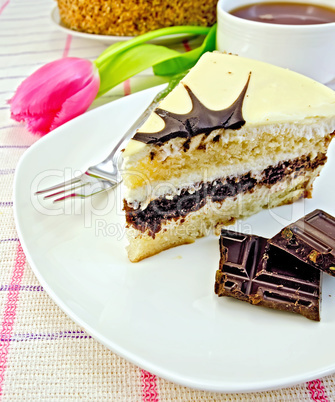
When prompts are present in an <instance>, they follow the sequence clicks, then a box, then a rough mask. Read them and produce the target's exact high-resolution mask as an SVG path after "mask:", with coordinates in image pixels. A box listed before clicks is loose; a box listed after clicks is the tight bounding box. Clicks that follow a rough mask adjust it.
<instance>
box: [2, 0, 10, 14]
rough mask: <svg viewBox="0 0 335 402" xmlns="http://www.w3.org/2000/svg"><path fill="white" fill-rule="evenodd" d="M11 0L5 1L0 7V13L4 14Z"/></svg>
mask: <svg viewBox="0 0 335 402" xmlns="http://www.w3.org/2000/svg"><path fill="white" fill-rule="evenodd" d="M9 1H10V0H7V1H5V2H4V3H3V5H2V6H1V7H0V15H1V14H2V12H3V10H4V9H5V8H6V7H7V6H8V4H9Z"/></svg>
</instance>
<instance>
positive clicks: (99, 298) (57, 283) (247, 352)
mask: <svg viewBox="0 0 335 402" xmlns="http://www.w3.org/2000/svg"><path fill="white" fill-rule="evenodd" d="M157 91H158V89H157V88H152V89H149V90H146V91H144V92H140V93H137V94H134V95H131V96H128V97H126V98H123V99H121V100H118V101H115V102H112V103H110V104H107V105H105V106H102V107H100V108H98V109H95V110H93V111H90V112H88V113H86V114H84V115H83V116H81V117H79V118H77V119H75V120H73V121H71V122H69V123H67V124H65V125H64V126H62V127H60V128H58V129H57V130H55V131H54V132H52V133H50V134H48V135H47V136H45V137H44V138H42V139H40V140H39V141H38V142H37V143H36V144H35V145H34V146H32V147H31V148H30V149H28V150H27V151H26V152H25V154H24V155H23V157H22V159H21V160H20V162H19V165H18V168H17V171H16V175H15V184H14V187H15V188H14V211H15V219H16V224H17V229H18V233H19V237H20V239H21V242H22V246H23V249H24V251H25V253H26V256H27V259H28V261H29V263H30V264H31V266H32V269H33V270H34V272H35V274H36V276H37V278H38V279H39V281H40V282H41V284H42V285H43V287H44V289H45V290H46V291H47V292H48V293H49V295H50V296H51V297H52V298H53V299H54V300H55V302H56V303H57V304H58V305H59V306H60V307H61V308H62V309H63V310H64V311H65V312H66V313H67V314H68V315H69V316H70V317H71V318H72V319H73V320H74V321H76V322H77V323H78V324H79V325H81V326H82V327H84V328H85V329H86V331H87V332H88V333H89V334H91V335H92V336H93V337H94V338H96V339H97V340H98V341H100V342H101V343H103V344H104V345H106V346H107V347H108V348H110V349H111V350H112V351H114V352H115V353H117V354H119V355H121V356H123V357H124V358H126V359H128V360H129V361H131V362H133V363H135V364H136V365H138V366H140V367H142V368H144V369H146V370H148V371H150V372H152V373H154V374H156V375H158V376H161V377H163V378H165V379H168V380H171V381H173V382H176V383H179V384H182V385H185V386H189V387H194V388H198V389H203V390H212V391H222V392H247V391H255V390H266V389H274V388H277V387H284V386H290V385H293V384H296V383H300V382H304V381H306V380H310V379H315V378H317V377H320V376H324V375H326V374H329V373H332V372H333V371H335V348H334V347H332V343H333V341H332V340H333V339H334V337H335V278H331V277H329V276H324V278H323V301H322V321H321V322H320V323H317V322H313V321H310V320H308V319H306V318H304V317H302V316H300V315H296V314H292V313H284V312H278V311H274V310H270V309H266V308H263V307H256V306H251V305H249V304H247V303H244V302H239V301H237V300H233V299H231V298H218V297H217V296H215V294H214V291H213V287H214V277H215V271H216V269H217V267H218V261H219V247H218V239H217V238H216V237H214V236H210V237H207V238H203V239H200V240H198V241H197V242H196V243H194V244H192V245H185V246H181V247H177V248H174V249H170V250H168V251H165V252H162V253H161V254H159V255H156V256H154V257H151V258H148V259H146V260H144V261H142V262H139V263H137V264H132V263H130V262H129V261H128V259H127V256H126V251H125V246H126V239H125V237H124V220H123V216H122V211H121V209H122V198H121V194H120V188H119V189H118V190H116V191H114V192H111V193H109V194H108V196H107V194H106V193H105V194H102V195H97V196H96V197H93V198H90V199H88V200H86V201H84V202H83V201H80V200H77V202H75V203H71V202H70V203H66V204H60V205H57V206H51V204H49V203H46V204H42V202H41V201H40V200H39V199H37V197H35V196H34V195H32V193H33V192H34V191H36V189H37V187H38V188H42V187H43V186H45V185H48V184H54V183H58V182H59V181H60V180H61V179H62V177H63V176H64V172H65V176H71V174H73V173H74V171H75V170H76V169H81V170H85V168H86V167H87V166H88V165H90V164H91V163H95V162H97V161H98V160H99V159H101V158H102V157H104V156H106V153H108V152H107V151H108V149H111V147H112V146H113V144H114V143H115V141H116V139H117V137H118V136H119V135H120V134H121V133H122V132H124V131H125V130H126V128H127V126H128V125H129V126H130V124H131V123H132V122H131V119H130V117H129V116H132V117H131V118H132V119H134V120H135V118H136V117H137V116H138V115H139V114H140V113H141V112H142V111H143V109H144V108H145V107H146V105H147V104H149V102H150V101H151V99H152V98H153V96H154V94H156V92H157ZM334 145H335V144H334ZM329 153H330V155H333V154H334V147H332V151H330V152H329ZM334 169H335V159H334V157H333V156H332V157H330V160H329V161H328V164H327V165H326V167H325V168H324V170H323V171H322V174H321V176H320V177H319V178H318V179H317V182H316V184H315V191H314V197H313V199H311V200H305V201H302V202H298V203H295V204H293V205H289V206H284V207H280V208H276V209H274V210H272V211H263V212H262V213H259V214H257V215H255V216H253V217H252V218H250V219H248V220H246V221H243V222H237V224H236V225H235V228H236V229H241V230H245V231H246V232H252V233H256V234H259V235H263V236H273V235H274V234H275V233H277V232H278V231H279V230H280V229H281V228H282V227H283V226H284V225H286V224H288V223H289V222H290V221H293V220H296V219H298V218H299V217H301V216H302V215H304V214H305V213H308V212H310V211H312V210H314V209H315V208H321V209H324V210H326V211H327V212H329V213H331V214H335V207H334V199H335V186H333V185H330V183H333V182H334V180H333V175H334ZM50 175H51V177H50Z"/></svg>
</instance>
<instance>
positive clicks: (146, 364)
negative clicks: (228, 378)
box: [13, 84, 335, 393]
mask: <svg viewBox="0 0 335 402" xmlns="http://www.w3.org/2000/svg"><path fill="white" fill-rule="evenodd" d="M164 85H165V84H163V85H159V86H157V87H153V88H149V89H146V90H144V91H139V92H137V93H134V94H131V95H129V96H128V97H126V98H125V97H124V98H120V99H118V100H115V101H113V102H109V103H107V104H105V105H102V106H100V107H97V108H95V109H93V110H89V111H88V112H86V113H85V114H84V115H81V116H79V117H77V118H75V119H73V120H71V121H69V122H67V123H65V124H66V125H67V126H69V125H76V124H77V123H76V122H77V121H78V119H83V118H90V116H94V114H95V113H101V112H102V111H103V110H104V109H106V110H108V109H109V108H110V107H112V108H113V106H112V105H114V104H115V103H119V102H127V101H128V99H129V98H130V97H132V98H134V97H138V98H139V99H141V98H142V97H143V93H144V92H147V93H148V94H149V93H150V95H153V96H154V95H155V93H156V92H158V90H159V89H160V88H162V86H164ZM148 96H149V95H148ZM97 110H99V112H97ZM65 124H64V125H63V126H61V127H59V128H57V129H55V130H53V132H51V133H49V134H48V135H46V136H44V137H42V138H40V139H39V140H38V141H36V142H35V143H34V144H33V145H31V146H30V147H29V148H28V149H27V150H26V151H25V152H24V154H23V155H22V156H21V158H20V160H19V162H18V164H17V167H16V171H15V175H14V183H13V213H14V221H15V225H16V230H17V233H18V237H19V239H20V243H21V246H22V249H23V251H24V253H25V255H26V259H27V261H28V263H29V265H30V267H31V268H32V270H33V272H34V274H35V276H36V278H37V279H38V281H39V282H40V283H41V285H42V286H43V288H44V289H45V291H46V292H47V294H48V295H49V296H50V298H51V299H52V300H53V301H54V302H55V303H56V304H57V306H58V307H59V308H60V309H61V310H62V311H63V312H64V313H65V314H66V315H67V316H68V317H70V319H71V320H73V321H74V322H75V323H76V324H78V325H79V326H81V327H82V328H84V329H85V331H86V332H87V333H88V334H89V335H90V336H92V337H93V338H94V339H96V340H97V341H98V342H99V343H101V344H103V345H104V346H105V347H106V348H107V349H109V350H111V351H112V352H113V353H115V354H117V355H119V356H121V357H122V358H124V359H126V360H127V361H129V362H131V363H133V364H135V365H136V366H138V367H140V368H142V369H145V370H147V371H149V372H151V373H152V374H155V375H157V376H159V377H161V378H163V379H165V380H168V381H170V382H173V383H176V384H179V385H181V386H186V387H190V388H192V389H197V390H201V391H209V392H221V393H250V392H264V391H270V390H276V389H280V388H286V387H291V386H295V385H298V384H301V383H304V382H308V381H311V380H315V379H317V378H320V377H324V376H326V375H330V374H333V373H334V372H335V362H334V363H333V364H332V365H330V366H329V367H323V368H321V369H320V368H319V369H314V370H310V371H309V372H308V373H299V374H295V375H293V376H289V377H287V378H281V379H279V380H277V381H265V382H264V381H257V382H256V381H252V382H249V383H245V382H244V383H243V384H238V383H236V384H234V385H233V386H229V383H227V382H225V381H219V382H218V381H217V380H215V381H212V382H211V383H210V384H209V383H208V382H207V381H205V382H203V383H199V381H194V380H192V378H186V377H185V376H184V377H181V376H179V375H178V374H177V376H176V374H175V372H173V371H172V372H171V370H169V369H165V368H162V367H159V366H157V365H156V364H155V363H151V362H150V361H149V360H147V359H144V358H141V357H138V356H136V355H134V354H133V353H132V352H127V350H126V349H125V348H124V347H121V346H119V345H118V344H116V343H115V342H114V341H113V342H110V341H108V339H107V338H106V337H105V336H104V335H102V334H100V333H99V332H98V331H97V330H96V329H94V328H93V327H92V326H91V325H89V324H87V323H86V322H85V321H84V320H82V319H81V318H80V317H79V316H78V315H77V314H76V313H75V312H74V311H73V310H71V308H69V307H67V306H66V305H65V304H64V302H63V301H62V300H61V299H60V298H59V296H58V295H57V294H56V292H54V290H53V289H52V288H51V287H50V286H49V284H48V282H47V281H46V280H45V278H44V277H43V275H42V274H41V272H40V270H39V268H38V267H37V265H36V264H35V262H34V258H33V257H32V255H31V254H30V251H29V247H28V246H27V243H26V240H25V237H24V235H23V233H22V230H21V222H20V219H19V213H18V204H19V203H18V198H17V193H18V182H19V178H20V175H21V170H22V165H24V164H25V161H26V159H27V158H28V159H29V157H30V154H31V153H33V154H34V153H35V152H36V148H38V147H39V144H41V143H42V142H45V141H48V140H49V138H50V137H51V136H57V135H58V133H59V132H61V131H62V130H63V127H64V126H65ZM111 343H112V345H111Z"/></svg>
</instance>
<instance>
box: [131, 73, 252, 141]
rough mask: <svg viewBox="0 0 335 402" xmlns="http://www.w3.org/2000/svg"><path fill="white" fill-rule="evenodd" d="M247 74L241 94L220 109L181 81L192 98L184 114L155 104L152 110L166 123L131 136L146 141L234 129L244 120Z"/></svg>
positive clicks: (165, 139)
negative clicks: (205, 100) (158, 129)
mask: <svg viewBox="0 0 335 402" xmlns="http://www.w3.org/2000/svg"><path fill="white" fill-rule="evenodd" d="M249 80H250V75H249V78H248V81H247V83H246V84H245V86H244V88H243V89H242V91H241V93H240V95H239V96H238V97H237V99H236V100H235V102H233V104H232V105H231V106H229V107H228V108H226V109H223V110H211V109H208V108H207V107H206V106H205V105H204V104H203V103H201V102H200V100H199V99H198V98H197V97H196V96H195V95H194V93H193V92H192V90H191V88H189V87H188V86H187V85H185V84H184V87H185V89H186V90H187V92H188V94H189V96H190V98H191V101H192V109H191V111H190V112H189V113H186V114H177V113H171V112H168V111H167V110H164V109H160V108H156V109H155V111H154V113H156V114H157V115H158V116H160V117H161V118H162V119H163V120H164V123H165V126H164V128H163V129H162V130H161V131H158V132H156V133H145V132H137V133H136V134H135V135H134V137H133V139H134V140H137V141H141V142H144V143H145V144H157V145H159V144H163V143H164V142H166V141H169V140H171V139H172V138H176V137H181V138H191V137H194V136H196V135H198V134H209V133H210V132H212V131H213V130H216V129H218V128H225V129H228V128H230V129H232V130H237V129H238V128H241V127H242V126H243V125H244V124H245V120H244V119H243V116H242V106H243V100H244V97H245V94H246V92H247V89H248V85H249Z"/></svg>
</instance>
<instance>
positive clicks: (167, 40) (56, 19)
mask: <svg viewBox="0 0 335 402" xmlns="http://www.w3.org/2000/svg"><path fill="white" fill-rule="evenodd" d="M51 21H52V23H53V24H54V25H55V26H56V28H57V29H59V30H61V31H62V32H64V33H66V34H68V35H72V36H76V37H78V38H82V39H92V40H95V41H98V42H102V43H104V44H105V45H112V44H113V43H116V42H124V41H127V40H129V39H132V38H134V36H112V35H96V34H90V33H85V32H79V31H74V30H73V29H69V28H67V27H66V26H65V25H64V24H63V22H62V21H61V19H60V16H59V10H58V7H57V6H56V7H55V8H54V9H53V10H52V12H51ZM193 37H195V35H190V34H178V35H169V36H164V37H161V38H157V39H153V40H151V41H149V42H148V43H152V44H155V45H169V44H173V43H179V42H182V41H183V40H186V39H189V38H193Z"/></svg>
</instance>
